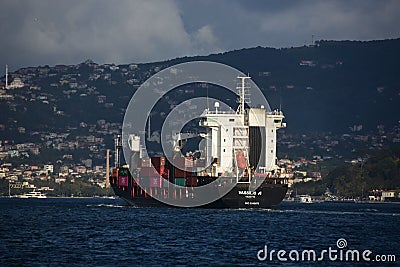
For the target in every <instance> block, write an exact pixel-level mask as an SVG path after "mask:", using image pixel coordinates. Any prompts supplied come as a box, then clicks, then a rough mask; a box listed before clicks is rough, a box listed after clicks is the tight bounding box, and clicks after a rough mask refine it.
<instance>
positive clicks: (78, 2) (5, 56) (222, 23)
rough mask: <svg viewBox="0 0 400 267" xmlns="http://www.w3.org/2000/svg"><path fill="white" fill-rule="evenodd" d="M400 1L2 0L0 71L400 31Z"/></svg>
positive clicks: (359, 37) (150, 58)
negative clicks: (313, 37)
mask: <svg viewBox="0 0 400 267" xmlns="http://www.w3.org/2000/svg"><path fill="white" fill-rule="evenodd" d="M399 14H400V1H397V0H393V1H384V0H382V1H372V0H358V1H354V0H347V1H346V0H342V1H319V0H297V1H285V0H278V1H265V0H262V1H240V0H219V1H211V0H201V1H200V0H198V1H195V0H181V1H168V0H154V1H152V0H63V1H56V0H1V1H0V35H1V38H0V40H1V41H0V47H1V49H0V51H1V52H0V66H1V70H0V73H1V74H4V65H5V64H6V63H7V64H9V66H10V68H11V69H12V70H15V69H18V68H20V67H26V66H38V65H46V64H47V65H55V64H77V63H80V62H83V61H85V60H86V59H92V60H94V61H95V62H97V63H117V64H121V63H133V62H135V63H140V62H152V61H160V60H165V59H171V58H175V57H180V56H186V55H207V54H210V53H215V52H221V51H229V50H233V49H240V48H244V47H255V46H267V47H278V48H279V47H290V46H301V45H303V44H305V43H310V42H311V38H312V35H315V39H317V40H320V39H324V40H372V39H387V38H398V37H400V27H399V25H400V15H399Z"/></svg>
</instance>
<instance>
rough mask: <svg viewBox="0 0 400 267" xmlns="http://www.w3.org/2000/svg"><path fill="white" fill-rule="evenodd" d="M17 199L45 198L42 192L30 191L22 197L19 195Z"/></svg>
mask: <svg viewBox="0 0 400 267" xmlns="http://www.w3.org/2000/svg"><path fill="white" fill-rule="evenodd" d="M18 197H19V198H47V196H46V195H45V194H43V193H42V192H39V191H35V190H33V191H31V192H28V193H25V194H23V195H19V196H18Z"/></svg>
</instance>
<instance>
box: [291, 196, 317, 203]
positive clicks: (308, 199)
mask: <svg viewBox="0 0 400 267" xmlns="http://www.w3.org/2000/svg"><path fill="white" fill-rule="evenodd" d="M295 201H296V202H300V203H312V202H313V201H312V199H311V196H310V195H298V196H297V197H296V198H295Z"/></svg>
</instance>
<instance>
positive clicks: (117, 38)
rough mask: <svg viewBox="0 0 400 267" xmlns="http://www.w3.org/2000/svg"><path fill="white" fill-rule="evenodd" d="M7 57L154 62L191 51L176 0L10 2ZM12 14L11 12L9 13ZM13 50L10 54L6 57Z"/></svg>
mask: <svg viewBox="0 0 400 267" xmlns="http://www.w3.org/2000/svg"><path fill="white" fill-rule="evenodd" d="M7 4H8V5H5V4H4V3H2V6H6V7H7V8H2V10H3V11H2V14H1V15H0V18H1V21H2V22H3V23H1V24H2V26H1V28H0V30H1V33H2V36H8V37H7V38H6V39H4V40H2V44H0V46H2V48H3V49H2V51H3V52H2V58H3V60H7V61H8V62H10V64H14V62H17V64H21V63H22V64H24V65H27V64H32V65H37V64H57V63H65V64H69V63H77V62H81V61H83V60H85V59H87V58H92V59H94V60H95V61H97V62H117V63H122V62H134V61H135V62H138V61H139V62H140V61H142V62H148V61H152V60H158V59H160V58H168V57H175V56H177V55H185V54H186V53H189V52H190V45H191V40H190V39H191V38H190V36H189V35H188V34H187V33H186V32H185V29H184V27H183V21H182V19H181V17H180V15H179V9H178V8H177V7H176V5H175V3H174V2H172V1H162V0H159V1H145V0H143V1H76V0H74V1H53V0H47V1H46V0H43V1H15V0H13V1H9V2H8V3H7ZM5 9H7V11H5ZM5 51H7V53H6V52H5Z"/></svg>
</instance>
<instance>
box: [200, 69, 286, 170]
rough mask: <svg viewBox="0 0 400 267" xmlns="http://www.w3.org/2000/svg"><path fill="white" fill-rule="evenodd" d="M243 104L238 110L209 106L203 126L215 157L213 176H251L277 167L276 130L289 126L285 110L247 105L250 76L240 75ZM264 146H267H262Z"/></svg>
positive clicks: (209, 153) (209, 152)
mask: <svg viewBox="0 0 400 267" xmlns="http://www.w3.org/2000/svg"><path fill="white" fill-rule="evenodd" d="M238 78H239V79H240V80H241V83H240V86H238V93H239V107H238V110H237V111H236V112H235V111H232V110H231V111H221V110H219V109H218V108H219V103H218V102H216V103H215V106H214V107H215V110H214V111H210V110H209V109H206V110H205V111H204V113H203V119H202V120H201V121H200V126H203V127H205V128H206V131H207V133H206V157H207V159H213V160H212V161H213V164H212V168H210V170H209V171H208V172H209V175H211V176H236V177H242V176H245V175H246V176H247V177H250V176H251V175H252V174H253V173H258V174H272V173H273V172H274V171H275V170H276V169H277V166H276V131H277V130H278V129H280V128H284V127H286V123H284V122H283V119H284V115H283V113H282V112H281V111H278V110H275V111H270V112H269V111H267V110H266V109H265V107H263V106H261V107H257V108H249V109H245V102H246V103H248V101H246V94H247V89H248V87H247V86H246V80H247V79H250V77H238ZM262 147H264V149H262Z"/></svg>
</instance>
